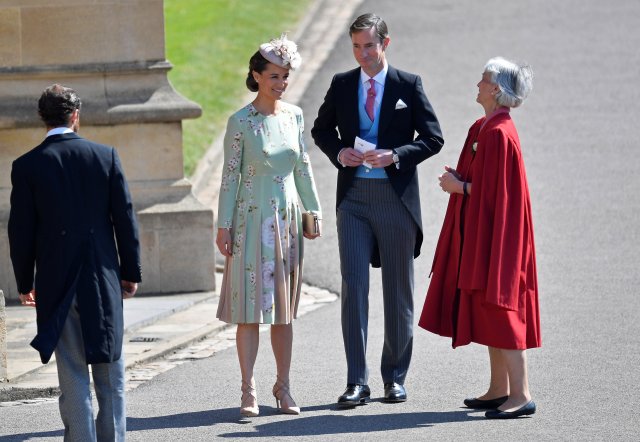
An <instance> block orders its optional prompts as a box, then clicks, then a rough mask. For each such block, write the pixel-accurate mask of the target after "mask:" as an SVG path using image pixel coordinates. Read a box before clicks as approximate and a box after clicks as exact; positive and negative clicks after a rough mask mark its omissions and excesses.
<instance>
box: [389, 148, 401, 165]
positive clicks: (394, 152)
mask: <svg viewBox="0 0 640 442" xmlns="http://www.w3.org/2000/svg"><path fill="white" fill-rule="evenodd" d="M391 152H393V155H392V156H391V159H392V160H393V162H394V163H395V165H396V169H400V157H399V156H398V154H397V153H396V151H395V150H392V151H391Z"/></svg>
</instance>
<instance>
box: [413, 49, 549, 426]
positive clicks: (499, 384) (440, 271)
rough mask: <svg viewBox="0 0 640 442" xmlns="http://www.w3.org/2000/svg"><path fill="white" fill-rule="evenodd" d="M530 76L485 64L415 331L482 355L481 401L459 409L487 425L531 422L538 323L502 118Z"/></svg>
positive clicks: (531, 262) (529, 236)
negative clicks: (530, 366)
mask: <svg viewBox="0 0 640 442" xmlns="http://www.w3.org/2000/svg"><path fill="white" fill-rule="evenodd" d="M531 85H532V73H531V68H530V67H529V66H525V65H517V64H515V63H512V62H510V61H507V60H505V59H503V58H493V59H491V60H489V62H487V64H486V66H485V68H484V73H483V74H482V80H480V82H479V83H478V97H477V98H476V101H477V102H478V103H480V104H481V105H482V107H483V108H484V111H485V117H483V118H481V119H479V120H478V121H476V122H475V123H474V124H473V126H471V129H469V134H468V135H467V140H466V141H465V144H464V147H463V149H462V153H461V154H460V159H459V161H458V166H457V167H456V169H452V168H450V167H448V166H445V172H444V173H443V174H442V175H441V176H440V178H439V179H440V187H442V190H444V191H445V192H447V193H449V194H451V198H450V199H449V205H448V207H447V212H446V215H445V219H444V224H443V226H442V231H441V232H440V238H439V240H438V245H437V247H436V252H435V257H434V261H433V267H432V271H431V273H432V278H431V283H430V285H429V290H428V292H427V298H426V301H425V304H424V308H423V310H422V315H421V317H420V322H419V325H420V326H421V327H422V328H424V329H426V330H429V331H431V332H433V333H437V334H439V335H442V336H449V337H451V338H453V344H452V345H453V347H454V348H455V347H457V346H460V345H466V344H468V343H470V342H475V343H478V344H482V345H486V346H487V347H488V348H489V361H490V364H491V381H490V384H489V389H488V391H487V392H486V393H485V394H483V395H482V396H479V397H477V398H473V399H465V401H464V403H465V405H466V406H467V407H469V408H477V409H487V410H489V411H487V412H486V417H487V418H493V419H509V418H515V417H519V416H524V415H531V414H533V413H535V411H536V405H535V403H534V402H533V401H532V400H531V394H530V393H529V384H528V378H527V359H526V349H528V348H535V347H540V345H541V338H540V317H539V309H538V284H537V277H536V259H535V247H534V241H533V224H532V221H531V203H530V200H529V187H528V185H527V177H526V173H525V169H524V163H523V160H522V153H521V150H520V140H519V139H518V132H517V131H516V128H515V126H514V124H513V121H512V120H511V116H510V115H509V110H510V108H512V107H517V106H519V105H520V104H522V102H523V101H524V99H525V98H526V97H527V95H528V93H529V91H530V90H531Z"/></svg>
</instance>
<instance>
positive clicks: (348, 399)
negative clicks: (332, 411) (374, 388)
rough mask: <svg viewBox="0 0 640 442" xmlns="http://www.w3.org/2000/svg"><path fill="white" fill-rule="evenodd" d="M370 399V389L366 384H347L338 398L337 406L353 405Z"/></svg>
mask: <svg viewBox="0 0 640 442" xmlns="http://www.w3.org/2000/svg"><path fill="white" fill-rule="evenodd" d="M370 399H371V390H370V389H369V386H368V385H359V384H347V389H346V390H345V391H344V393H343V394H342V396H340V397H339V398H338V407H340V408H346V407H355V406H356V405H362V404H364V403H365V402H369V400H370Z"/></svg>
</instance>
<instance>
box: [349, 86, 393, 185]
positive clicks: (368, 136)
mask: <svg viewBox="0 0 640 442" xmlns="http://www.w3.org/2000/svg"><path fill="white" fill-rule="evenodd" d="M360 87H362V84H361V85H360ZM358 116H359V117H360V138H362V139H363V140H365V141H368V142H369V143H373V144H375V145H376V146H377V145H378V123H379V121H380V107H378V109H376V113H375V119H374V120H373V121H371V120H370V119H369V115H367V111H366V110H365V108H364V106H358ZM367 170H368V172H367ZM356 177H358V178H387V172H385V171H384V167H379V168H373V169H367V168H366V167H365V166H358V168H357V169H356Z"/></svg>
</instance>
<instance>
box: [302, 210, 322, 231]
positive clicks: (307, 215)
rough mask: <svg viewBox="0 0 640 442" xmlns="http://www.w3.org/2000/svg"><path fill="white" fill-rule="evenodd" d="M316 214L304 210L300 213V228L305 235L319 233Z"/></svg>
mask: <svg viewBox="0 0 640 442" xmlns="http://www.w3.org/2000/svg"><path fill="white" fill-rule="evenodd" d="M318 220H319V218H318V214H317V213H311V212H304V213H303V214H302V230H303V231H304V233H306V234H307V235H317V234H318V233H320V223H319V222H318Z"/></svg>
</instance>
